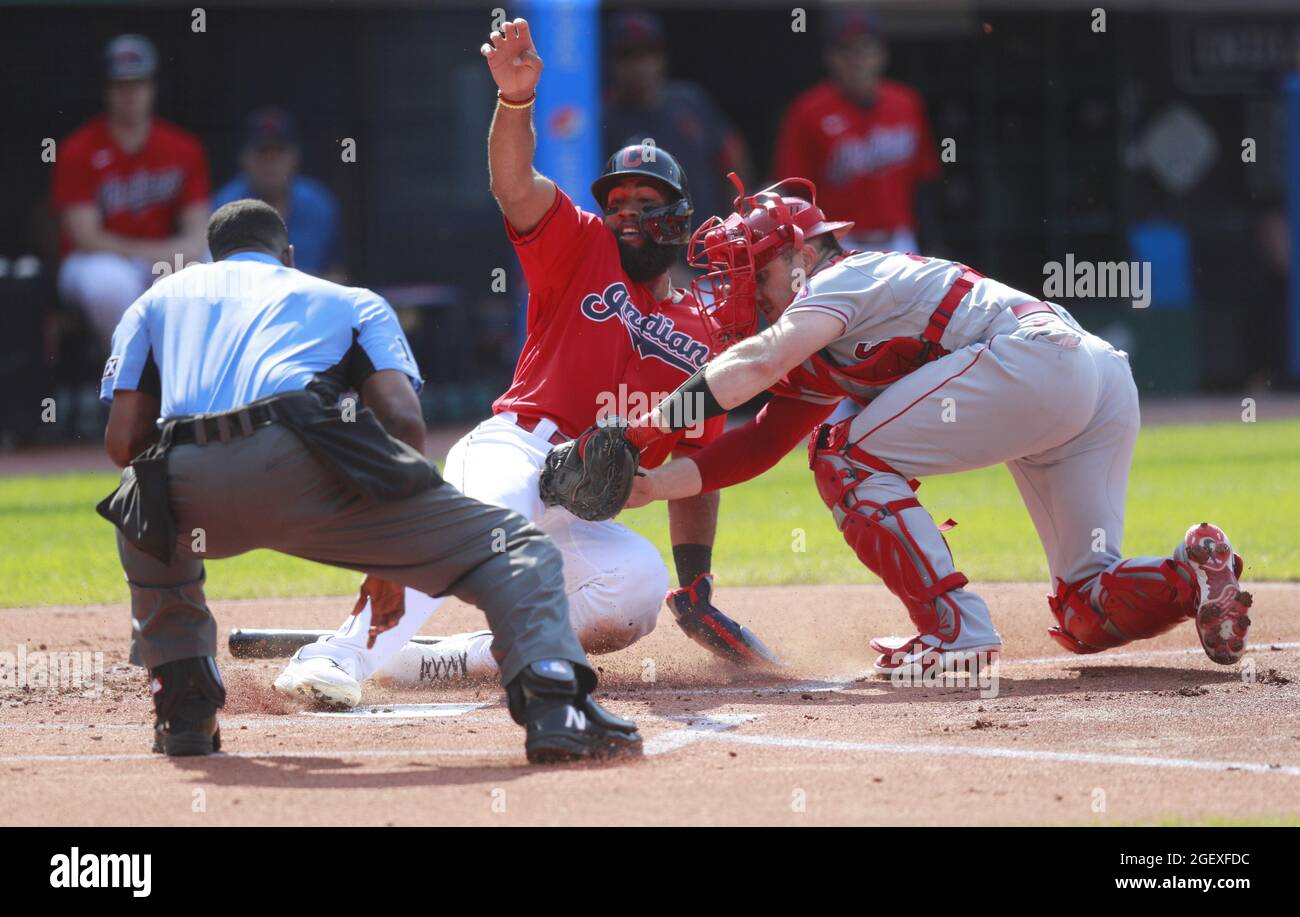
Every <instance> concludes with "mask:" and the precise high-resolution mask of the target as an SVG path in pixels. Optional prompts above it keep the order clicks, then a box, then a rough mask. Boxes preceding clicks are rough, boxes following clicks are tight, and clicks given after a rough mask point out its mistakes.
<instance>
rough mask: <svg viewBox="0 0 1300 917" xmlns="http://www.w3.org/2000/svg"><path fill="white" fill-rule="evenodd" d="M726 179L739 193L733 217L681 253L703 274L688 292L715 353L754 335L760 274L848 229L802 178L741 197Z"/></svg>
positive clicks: (703, 230) (705, 229)
mask: <svg viewBox="0 0 1300 917" xmlns="http://www.w3.org/2000/svg"><path fill="white" fill-rule="evenodd" d="M727 177H728V178H729V179H731V183H732V184H733V185H735V186H736V190H737V191H739V192H740V196H739V197H737V198H736V200H735V208H736V212H735V213H733V214H731V215H730V216H728V217H726V218H725V219H721V218H718V217H713V218H712V219H710V220H708V221H707V222H705V223H704V225H702V226H701V227H700V228H699V229H697V230H696V231H695V235H694V236H692V237H691V243H690V247H689V248H688V249H687V250H686V260H687V262H688V263H689V264H690V265H691V267H694V268H697V269H698V270H701V271H703V272H704V274H703V275H702V276H701V277H698V278H696V280H695V282H694V283H693V284H692V288H693V292H694V293H695V299H696V301H697V302H698V303H700V310H701V312H703V314H704V319H705V326H706V327H707V328H708V329H709V333H710V336H711V337H712V339H713V345H714V347H715V348H716V349H717V350H719V351H721V350H725V349H726V348H727V347H730V346H731V345H732V344H734V343H736V342H737V341H739V340H741V339H742V338H745V337H748V336H749V335H751V334H753V333H754V331H755V330H757V327H758V301H757V298H756V293H757V275H758V272H759V271H761V270H762V269H763V268H764V267H765V266H767V265H768V264H769V263H771V262H772V261H773V260H774V259H775V258H777V257H778V256H779V255H781V254H784V253H785V252H787V251H793V250H795V249H797V248H798V247H799V246H800V245H802V244H804V243H805V242H806V241H808V240H809V239H814V238H816V237H817V236H820V235H824V234H826V233H833V234H834V235H835V238H837V239H842V238H844V236H845V235H846V234H847V233H848V231H849V230H850V229H852V228H853V224H852V223H849V222H844V221H838V220H828V219H826V215H825V214H824V213H823V212H822V209H821V208H820V207H818V206H817V187H816V186H815V185H814V184H813V183H812V182H810V181H809V180H808V179H806V178H787V179H785V180H784V181H779V182H777V183H776V184H775V185H771V186H769V187H767V188H764V189H763V190H762V191H759V192H758V193H756V194H753V195H749V196H746V195H745V186H744V185H743V184H741V182H740V179H739V178H737V177H736V174H735V173H734V172H733V173H731V174H730V175H728V176H727Z"/></svg>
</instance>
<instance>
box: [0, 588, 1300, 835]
mask: <svg viewBox="0 0 1300 917" xmlns="http://www.w3.org/2000/svg"><path fill="white" fill-rule="evenodd" d="M1252 589H1253V591H1254V592H1255V596H1256V602H1255V609H1256V612H1255V614H1254V615H1253V617H1254V620H1255V622H1256V623H1255V628H1254V630H1253V631H1252V637H1253V638H1254V639H1253V646H1254V648H1253V650H1252V652H1251V653H1250V654H1249V656H1248V662H1249V665H1248V666H1247V669H1246V672H1245V673H1244V675H1243V672H1242V671H1241V670H1240V669H1239V667H1231V668H1224V667H1220V666H1216V665H1214V664H1212V663H1211V662H1209V660H1207V659H1206V658H1205V657H1204V655H1203V654H1202V653H1201V651H1200V649H1199V648H1198V646H1197V643H1196V637H1195V634H1194V632H1193V630H1192V629H1191V627H1190V626H1187V627H1183V628H1180V629H1179V630H1177V631H1175V632H1174V633H1171V634H1167V635H1165V636H1164V637H1162V638H1160V639H1157V640H1153V641H1148V642H1146V643H1143V644H1140V645H1138V646H1137V647H1130V648H1128V650H1129V651H1127V652H1123V651H1121V652H1114V653H1111V654H1103V655H1100V656H1091V657H1078V656H1069V655H1066V654H1064V653H1063V652H1062V651H1061V650H1059V648H1057V647H1056V645H1055V644H1054V643H1052V642H1051V641H1050V640H1049V639H1048V638H1047V637H1046V635H1045V634H1044V629H1045V627H1046V626H1047V623H1048V618H1049V615H1048V612H1047V609H1046V606H1045V604H1044V601H1043V598H1042V592H1043V589H1042V588H1041V587H1039V586H1029V585H990V586H986V587H983V588H982V590H981V591H982V592H983V594H984V595H986V596H987V597H988V599H989V602H990V605H991V606H992V607H993V609H994V615H995V619H996V620H997V621H998V623H999V626H1000V628H1001V630H1002V633H1003V637H1004V639H1005V641H1006V647H1007V649H1006V655H1005V657H1004V660H1003V663H1002V665H1001V668H1000V673H999V674H1000V677H999V679H998V682H997V684H996V694H995V696H994V695H993V693H992V692H991V691H986V692H984V693H986V694H990V696H983V697H982V696H981V692H980V690H979V689H973V688H969V687H963V688H957V687H944V686H928V687H927V686H918V687H910V688H902V687H894V686H891V685H890V684H889V683H888V682H883V681H878V680H875V679H871V678H867V679H863V678H862V672H863V671H864V670H865V669H866V665H867V663H868V662H869V659H870V651H869V650H868V649H867V646H866V641H867V639H868V638H869V637H871V636H875V635H878V634H886V633H895V632H899V631H900V630H902V629H904V623H905V619H904V617H903V615H902V613H901V610H899V609H898V607H897V605H896V604H895V602H894V600H893V599H892V598H891V597H890V596H889V595H888V594H887V593H885V592H884V591H883V590H882V589H880V588H878V587H877V588H862V587H819V588H809V587H790V588H779V589H778V588H771V589H727V588H725V586H724V587H722V588H720V590H719V604H720V605H721V607H723V608H724V609H727V610H728V611H730V612H731V613H732V614H733V615H735V616H736V617H738V618H741V619H743V620H744V621H745V622H746V623H748V624H750V625H751V626H752V627H754V629H755V630H756V631H757V632H758V633H759V634H760V635H762V636H763V637H764V638H765V639H767V640H768V642H769V643H770V644H771V645H772V646H773V647H774V648H775V649H776V650H777V651H778V652H780V653H782V654H783V655H784V656H785V658H786V659H787V661H788V663H789V664H790V671H789V673H788V677H787V678H785V679H784V680H782V679H776V678H771V677H769V678H765V679H752V678H751V679H737V678H735V677H734V676H732V675H731V674H730V673H729V672H728V671H727V670H725V669H724V668H723V667H722V666H721V665H719V664H715V663H714V662H713V661H712V660H711V658H710V657H709V656H708V655H707V654H706V653H705V652H704V651H703V650H701V649H699V648H697V647H695V646H694V645H693V644H691V643H689V642H688V641H687V640H686V639H685V637H683V636H682V635H681V633H680V632H678V630H677V628H676V627H675V626H674V625H673V623H672V621H671V619H670V618H669V617H668V615H667V613H665V614H664V616H663V617H662V618H661V621H660V627H659V629H658V630H657V631H656V632H655V633H653V634H651V635H650V636H649V637H648V638H646V639H645V640H644V641H642V642H641V643H639V644H637V645H636V646H634V647H632V648H631V649H629V650H625V651H623V652H621V653H617V654H614V655H611V656H604V657H598V658H597V659H596V662H597V664H598V665H599V666H600V667H601V669H602V677H603V679H604V685H603V690H604V692H605V698H606V699H607V700H608V702H609V706H610V707H611V708H613V709H614V710H615V711H617V712H619V713H622V714H625V715H630V716H633V717H635V718H637V719H638V720H639V721H640V723H641V726H642V731H643V733H644V734H645V736H646V739H647V756H646V758H645V759H644V760H642V761H640V762H636V763H632V764H625V765H619V766H606V767H574V766H570V767H550V768H535V767H530V766H528V765H527V764H526V763H525V762H524V758H523V752H522V732H521V731H520V730H519V729H518V727H516V726H515V725H514V724H513V723H512V722H510V720H509V716H508V714H507V713H506V711H505V709H504V706H503V705H502V698H501V694H500V691H499V690H498V689H496V688H495V687H493V686H490V685H481V686H473V687H459V688H454V689H449V688H447V687H445V686H442V685H437V686H433V685H431V686H429V688H428V689H427V690H417V689H414V688H409V689H402V690H396V689H391V688H390V689H385V688H379V687H377V686H373V685H372V686H368V694H367V697H366V700H367V701H368V702H370V703H371V704H374V705H376V706H375V707H373V708H371V710H370V712H360V713H356V714H354V715H348V716H322V715H317V714H314V713H310V712H308V711H305V710H302V709H300V708H299V707H298V706H297V705H295V704H292V703H290V702H287V701H284V700H282V699H280V698H279V697H278V696H276V695H275V694H274V693H273V692H272V691H271V689H270V687H269V685H270V682H271V680H272V678H273V677H274V675H275V673H276V672H277V671H278V669H279V665H280V663H279V662H278V661H276V660H266V661H249V660H235V659H232V658H230V657H229V656H228V655H226V654H225V653H224V651H223V653H222V657H221V660H220V662H221V665H222V668H223V671H224V673H225V675H226V681H227V684H228V687H229V702H228V704H227V707H226V710H225V712H224V715H223V721H222V732H223V737H224V739H225V748H226V753H225V754H222V755H219V756H214V757H211V758H204V759H190V760H176V761H171V760H167V759H165V758H162V757H160V756H156V755H152V754H150V753H149V744H150V734H149V729H150V724H151V722H152V715H151V707H150V704H149V701H148V700H147V695H146V692H145V686H144V679H143V676H142V674H141V670H139V669H136V668H133V667H131V666H128V665H126V643H127V638H128V636H129V623H128V616H127V613H126V611H125V609H124V607H122V606H108V607H105V606H89V607H81V608H47V609H31V610H27V609H18V610H9V611H0V653H8V654H10V655H9V656H8V657H0V658H7V659H9V660H10V664H11V665H16V660H17V657H18V655H19V652H20V651H19V647H22V650H21V654H22V655H23V661H24V664H25V665H26V666H27V671H26V676H25V678H26V681H27V684H28V686H27V687H14V686H13V683H14V682H13V679H14V676H13V675H9V681H8V682H5V683H4V684H5V686H4V687H0V799H3V800H4V802H3V805H2V806H0V822H3V823H4V824H7V825H54V824H93V825H99V824H169V825H214V824H257V825H261V824H311V825H345V824H380V825H383V824H429V823H433V824H481V825H489V824H586V825H608V824H637V825H641V824H655V825H658V824H680V823H692V824H783V825H814V824H863V825H875V824H896V823H911V824H952V823H959V824H979V825H982V824H1008V823H1010V824H1023V823H1032V824H1040V823H1050V824H1060V823H1073V824H1112V823H1147V822H1159V821H1165V820H1178V821H1199V820H1203V819H1217V818H1225V819H1234V820H1235V819H1273V818H1279V817H1281V818H1289V819H1292V820H1294V819H1297V818H1300V586H1297V585H1295V584H1275V585H1259V584H1255V585H1253V586H1252ZM348 607H350V601H349V600H347V599H312V600H292V601H263V602H225V603H218V604H217V605H216V607H215V611H216V613H217V616H218V619H219V621H220V623H221V627H222V633H223V635H224V634H225V633H226V632H227V631H228V629H229V628H230V627H232V626H253V625H263V626H280V627H293V626H301V627H307V626H319V627H325V626H329V627H332V626H334V625H335V624H337V623H338V619H339V617H340V616H341V615H342V614H343V613H345V611H346V610H347V608H348ZM481 622H482V618H481V616H480V615H479V614H478V613H477V612H476V611H475V610H473V609H470V608H466V607H464V606H460V605H455V604H453V605H452V606H450V607H448V608H447V609H445V610H444V611H443V612H442V613H440V614H439V615H438V616H436V617H435V618H434V619H433V621H431V622H430V626H429V627H428V628H426V629H427V630H428V631H429V632H432V633H436V632H442V633H446V632H449V631H451V630H453V629H467V628H478V627H480V626H481ZM223 640H224V637H223ZM55 651H64V652H67V651H75V652H79V653H80V652H88V653H92V654H93V653H96V652H102V653H103V668H104V678H103V687H102V691H100V692H99V693H98V695H97V696H96V695H95V694H94V691H95V689H94V688H93V687H92V688H91V689H90V693H89V695H88V693H87V690H86V688H85V687H84V686H77V685H72V686H67V685H66V684H65V686H63V687H60V688H58V689H52V688H50V687H48V686H47V685H46V683H45V682H42V681H41V679H40V677H39V672H40V671H41V670H42V666H43V665H46V664H47V663H48V660H49V658H50V657H49V655H48V654H49V653H52V652H55ZM11 671H12V670H11ZM34 673H37V674H35V675H34ZM66 680H67V679H66V677H65V678H64V681H65V682H66ZM990 687H992V686H990Z"/></svg>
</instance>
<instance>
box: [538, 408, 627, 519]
mask: <svg viewBox="0 0 1300 917" xmlns="http://www.w3.org/2000/svg"><path fill="white" fill-rule="evenodd" d="M626 426H627V421H625V420H623V418H621V417H610V418H609V419H608V420H605V421H603V422H602V423H598V424H596V425H595V426H591V427H588V428H587V430H586V431H585V432H584V433H583V434H582V435H581V436H579V437H578V438H577V439H571V440H569V441H568V442H567V443H560V445H558V446H556V447H554V448H553V449H551V451H550V452H548V453H547V454H546V464H545V465H544V466H543V467H542V476H541V479H540V480H539V481H538V483H537V488H538V490H539V491H540V492H541V496H542V502H543V503H545V504H546V505H547V506H563V507H564V508H565V509H567V510H568V511H569V512H571V513H573V515H575V516H577V517H578V518H579V519H586V520H587V521H588V522H600V521H601V520H604V519H613V518H614V517H615V516H616V515H618V512H619V510H621V509H622V508H623V506H624V505H625V504H626V503H627V499H628V497H630V496H631V495H632V479H633V478H635V477H636V469H637V465H638V463H639V462H640V460H641V450H640V449H638V448H637V447H636V446H634V445H632V443H630V442H629V441H628V439H627V435H626V434H625V432H624V430H625V428H626Z"/></svg>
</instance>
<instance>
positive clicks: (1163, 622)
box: [1047, 558, 1199, 653]
mask: <svg viewBox="0 0 1300 917" xmlns="http://www.w3.org/2000/svg"><path fill="white" fill-rule="evenodd" d="M1198 596H1199V588H1198V586H1197V583H1196V572H1195V571H1194V570H1193V569H1192V568H1191V566H1190V565H1188V564H1187V563H1185V562H1183V561H1181V560H1174V559H1172V558H1163V559H1160V560H1158V561H1154V560H1121V561H1120V562H1119V563H1118V564H1116V565H1115V566H1114V567H1112V568H1111V569H1110V570H1107V571H1106V572H1104V573H1100V574H1098V575H1097V576H1094V577H1090V578H1089V579H1086V580H1084V581H1083V582H1081V583H1064V582H1062V583H1059V584H1058V585H1057V589H1056V594H1055V595H1052V596H1048V597H1047V602H1048V605H1050V606H1051V609H1052V614H1053V615H1055V616H1056V622H1057V625H1058V626H1057V627H1053V628H1050V629H1049V630H1048V632H1047V633H1048V636H1050V637H1051V638H1052V639H1053V640H1055V641H1056V642H1057V643H1059V644H1060V645H1061V646H1063V647H1065V648H1066V649H1068V650H1069V651H1070V652H1072V653H1099V652H1101V651H1102V650H1107V649H1113V648H1114V647H1117V646H1123V645H1124V644H1126V643H1132V642H1133V641H1134V640H1143V639H1146V638H1147V637H1156V636H1159V635H1160V634H1163V633H1165V632H1166V631H1170V630H1173V629H1174V628H1175V627H1177V626H1178V625H1179V624H1181V623H1183V622H1184V621H1186V620H1188V619H1189V618H1193V617H1195V616H1196V607H1197V597H1198Z"/></svg>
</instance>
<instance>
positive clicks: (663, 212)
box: [641, 198, 695, 245]
mask: <svg viewBox="0 0 1300 917" xmlns="http://www.w3.org/2000/svg"><path fill="white" fill-rule="evenodd" d="M694 213H695V208H694V207H692V206H691V202H690V201H688V200H686V199H685V198H682V199H681V200H679V201H673V202H672V203H671V204H665V205H664V206H663V207H656V208H654V209H653V210H647V211H646V212H645V213H643V214H641V231H642V232H644V233H645V234H646V238H648V239H649V240H650V241H651V242H653V243H655V244H656V245H685V244H686V243H687V242H688V241H690V237H691V217H692V216H693V215H694Z"/></svg>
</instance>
